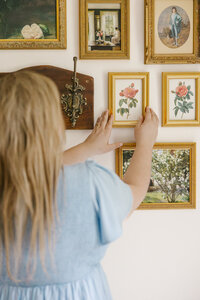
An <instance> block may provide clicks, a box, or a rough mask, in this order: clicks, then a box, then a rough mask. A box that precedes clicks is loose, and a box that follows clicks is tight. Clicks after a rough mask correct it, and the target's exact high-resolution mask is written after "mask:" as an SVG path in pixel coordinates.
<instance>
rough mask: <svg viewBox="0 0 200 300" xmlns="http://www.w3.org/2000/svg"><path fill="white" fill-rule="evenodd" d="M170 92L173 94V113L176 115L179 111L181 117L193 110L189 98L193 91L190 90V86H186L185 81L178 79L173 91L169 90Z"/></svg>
mask: <svg viewBox="0 0 200 300" xmlns="http://www.w3.org/2000/svg"><path fill="white" fill-rule="evenodd" d="M171 93H173V94H175V98H174V114H175V117H177V115H178V113H179V112H180V113H181V118H183V116H184V114H187V113H189V112H190V110H193V109H194V107H193V104H194V102H192V101H191V100H190V98H191V96H194V93H193V91H191V86H190V85H188V86H186V84H185V82H182V81H180V82H179V85H178V86H177V87H176V90H175V91H171Z"/></svg>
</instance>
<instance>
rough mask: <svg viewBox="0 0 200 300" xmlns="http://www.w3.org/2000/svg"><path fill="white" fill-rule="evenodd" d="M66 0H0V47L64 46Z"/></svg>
mask: <svg viewBox="0 0 200 300" xmlns="http://www.w3.org/2000/svg"><path fill="white" fill-rule="evenodd" d="M66 43H67V42H66V0H31V1H24V0H9V1H0V49H66Z"/></svg>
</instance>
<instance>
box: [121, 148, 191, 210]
mask: <svg viewBox="0 0 200 300" xmlns="http://www.w3.org/2000/svg"><path fill="white" fill-rule="evenodd" d="M135 147H136V145H135V144H124V145H123V146H122V147H121V148H120V149H117V150H116V172H117V174H118V175H119V176H120V178H121V179H123V176H124V174H125V172H126V170H127V168H128V166H129V164H130V161H131V158H132V156H133V153H134V151H135ZM195 207H196V144H195V143H176V144H172V143H162V144H160V143H158V144H155V146H154V148H153V155H152V171H151V179H150V183H149V188H148V192H147V194H146V197H145V199H144V200H143V202H142V203H141V205H140V206H139V209H187V208H195Z"/></svg>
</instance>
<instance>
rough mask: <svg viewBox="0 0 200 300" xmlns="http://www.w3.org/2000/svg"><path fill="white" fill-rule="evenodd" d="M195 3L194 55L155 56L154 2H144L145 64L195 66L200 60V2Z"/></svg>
mask: <svg viewBox="0 0 200 300" xmlns="http://www.w3.org/2000/svg"><path fill="white" fill-rule="evenodd" d="M192 1H193V3H194V10H193V15H194V18H193V19H194V20H193V53H192V54H169V55H166V54H155V53H154V31H155V28H154V17H155V16H154V0H144V15H145V26H144V32H145V47H144V62H145V64H194V63H197V60H198V47H199V46H198V43H199V39H198V0H192Z"/></svg>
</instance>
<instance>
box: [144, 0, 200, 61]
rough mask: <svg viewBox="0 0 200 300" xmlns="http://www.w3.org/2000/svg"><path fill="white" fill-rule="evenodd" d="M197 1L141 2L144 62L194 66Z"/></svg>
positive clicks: (197, 47)
mask: <svg viewBox="0 0 200 300" xmlns="http://www.w3.org/2000/svg"><path fill="white" fill-rule="evenodd" d="M198 8H199V1H198V0H176V1H174V0H145V53H144V56H145V63H146V64H162V63H163V64H167V63H171V64H178V63H197V60H198V57H199V36H200V35H199V18H200V11H199V9H198Z"/></svg>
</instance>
